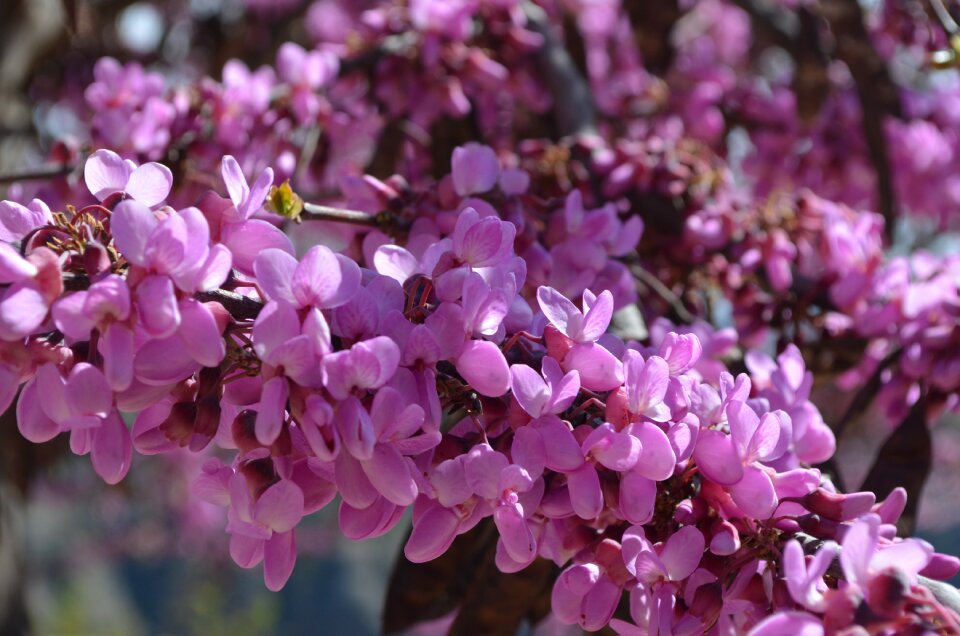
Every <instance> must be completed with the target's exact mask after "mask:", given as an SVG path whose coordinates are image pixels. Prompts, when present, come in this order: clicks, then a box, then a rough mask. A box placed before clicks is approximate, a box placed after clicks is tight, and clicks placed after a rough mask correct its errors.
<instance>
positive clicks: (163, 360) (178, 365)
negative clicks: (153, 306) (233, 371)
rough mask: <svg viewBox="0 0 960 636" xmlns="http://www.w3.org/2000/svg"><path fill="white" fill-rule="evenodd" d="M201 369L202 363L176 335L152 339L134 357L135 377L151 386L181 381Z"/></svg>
mask: <svg viewBox="0 0 960 636" xmlns="http://www.w3.org/2000/svg"><path fill="white" fill-rule="evenodd" d="M199 369H200V365H199V364H197V363H196V361H194V359H193V358H192V357H190V352H189V351H187V349H186V347H184V346H183V343H182V341H181V340H180V339H179V338H176V337H170V338H164V339H162V340H151V341H150V342H148V343H147V344H145V345H143V346H142V347H140V349H139V350H138V351H137V354H136V356H135V357H134V359H133V372H134V376H135V378H136V379H138V380H140V381H141V382H143V383H144V384H149V385H151V386H161V385H168V384H174V383H176V382H180V381H181V380H184V379H186V378H187V377H189V376H190V375H192V374H193V373H195V372H196V371H197V370H199Z"/></svg>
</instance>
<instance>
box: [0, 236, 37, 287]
mask: <svg viewBox="0 0 960 636" xmlns="http://www.w3.org/2000/svg"><path fill="white" fill-rule="evenodd" d="M36 275H37V266H36V265H34V264H33V263H31V262H30V261H28V260H27V259H25V258H23V257H22V256H20V254H19V253H18V252H17V250H15V249H13V246H11V245H8V244H6V243H0V285H3V284H5V283H15V282H17V281H20V280H23V279H25V278H33V277H34V276H36Z"/></svg>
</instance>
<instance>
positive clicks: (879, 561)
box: [870, 539, 933, 581]
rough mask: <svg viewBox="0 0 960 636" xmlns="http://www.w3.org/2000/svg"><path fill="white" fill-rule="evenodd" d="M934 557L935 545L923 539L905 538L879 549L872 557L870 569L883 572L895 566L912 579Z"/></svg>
mask: <svg viewBox="0 0 960 636" xmlns="http://www.w3.org/2000/svg"><path fill="white" fill-rule="evenodd" d="M931 557H933V546H931V545H930V544H929V543H927V542H926V541H923V540H922V539H904V540H903V541H898V542H897V543H894V544H892V545H888V546H886V547H885V548H883V549H881V550H878V551H877V552H876V554H874V555H873V558H872V559H870V569H871V570H873V571H874V572H883V571H885V570H887V569H891V568H895V569H897V570H899V571H900V572H903V573H904V574H906V575H907V577H908V578H909V579H910V580H911V581H912V580H915V577H916V574H917V573H919V572H920V570H922V569H923V568H924V567H926V565H927V563H929V562H930V559H931Z"/></svg>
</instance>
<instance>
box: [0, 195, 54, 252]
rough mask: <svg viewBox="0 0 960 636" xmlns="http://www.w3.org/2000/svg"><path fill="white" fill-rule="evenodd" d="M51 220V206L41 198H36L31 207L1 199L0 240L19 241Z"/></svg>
mask: <svg viewBox="0 0 960 636" xmlns="http://www.w3.org/2000/svg"><path fill="white" fill-rule="evenodd" d="M51 221H52V217H51V215H50V208H48V207H47V204H46V203H44V202H43V201H40V200H39V199H34V200H33V201H32V202H31V203H30V206H29V207H25V206H23V205H20V204H19V203H16V202H15V201H0V241H5V242H8V243H12V242H14V241H19V240H21V239H23V238H24V237H25V236H26V235H27V234H29V233H30V232H32V231H33V230H34V229H36V228H38V227H41V226H43V225H47V224H48V223H50V222H51Z"/></svg>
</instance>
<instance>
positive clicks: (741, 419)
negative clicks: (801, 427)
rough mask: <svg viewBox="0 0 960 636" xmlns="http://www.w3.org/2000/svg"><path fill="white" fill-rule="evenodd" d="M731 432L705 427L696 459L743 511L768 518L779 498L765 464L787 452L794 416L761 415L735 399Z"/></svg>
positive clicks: (729, 411)
mask: <svg viewBox="0 0 960 636" xmlns="http://www.w3.org/2000/svg"><path fill="white" fill-rule="evenodd" d="M726 412H727V418H728V420H729V422H730V435H729V436H728V435H725V434H724V433H721V432H720V431H717V430H713V429H702V430H701V431H700V436H699V438H698V440H697V445H696V448H695V449H694V458H695V459H696V461H697V464H698V465H699V466H700V470H701V471H702V472H703V474H704V475H705V476H706V477H707V478H709V479H711V480H713V481H715V482H716V483H718V484H721V485H723V486H724V487H725V488H726V489H727V490H728V491H729V492H730V495H731V496H732V497H733V500H734V501H735V502H736V503H737V505H738V506H740V508H741V509H742V510H743V512H744V513H745V514H747V515H749V516H751V517H754V518H756V519H767V518H769V517H770V515H771V514H773V511H774V510H775V509H776V507H777V503H778V498H777V493H776V490H775V488H774V485H773V481H772V480H771V477H770V472H771V471H770V469H768V468H765V467H764V466H762V465H761V462H768V461H772V460H775V459H777V458H778V457H780V456H781V455H783V454H784V453H785V452H786V450H787V447H788V445H789V444H790V440H791V427H790V418H789V416H787V415H786V414H785V413H784V412H783V411H774V412H772V413H764V414H763V416H762V417H758V416H757V414H756V413H755V412H754V410H753V409H752V408H750V406H748V405H747V404H745V403H743V402H739V401H732V402H730V403H729V404H728V405H727V409H726Z"/></svg>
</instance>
